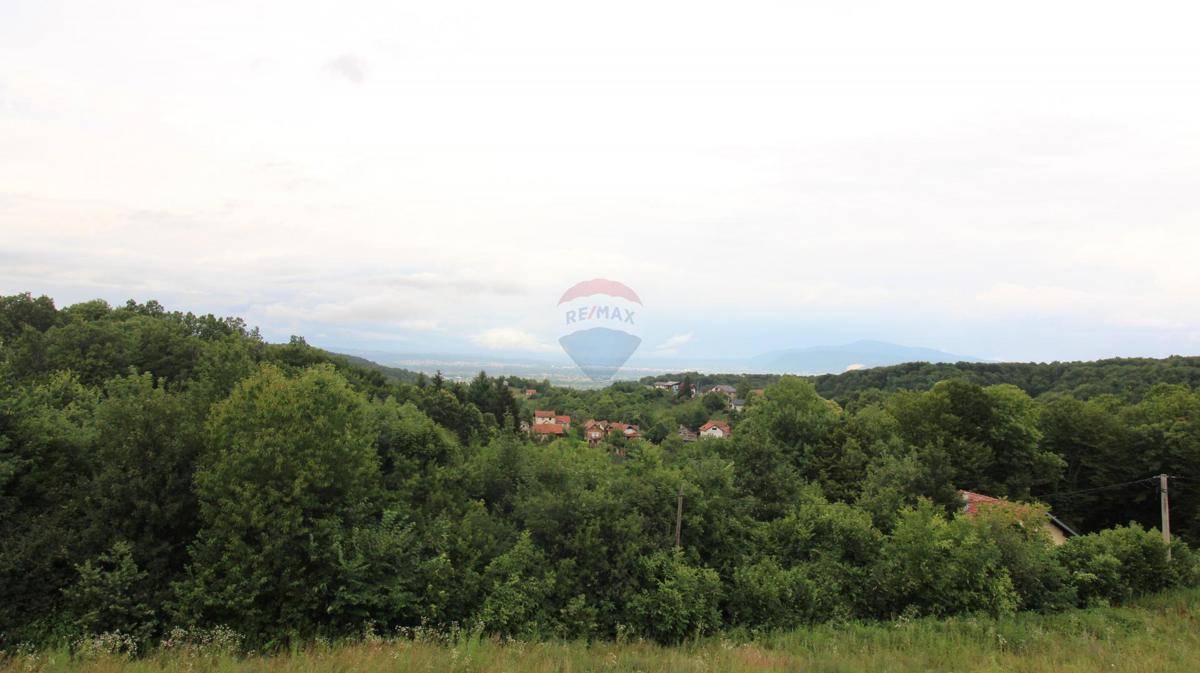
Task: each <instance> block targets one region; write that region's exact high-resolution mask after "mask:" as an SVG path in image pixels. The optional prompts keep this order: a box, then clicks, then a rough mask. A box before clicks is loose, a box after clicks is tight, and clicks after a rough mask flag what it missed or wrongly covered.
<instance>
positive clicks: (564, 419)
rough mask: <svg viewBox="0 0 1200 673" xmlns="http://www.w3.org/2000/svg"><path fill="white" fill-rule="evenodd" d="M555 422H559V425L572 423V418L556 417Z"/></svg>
mask: <svg viewBox="0 0 1200 673" xmlns="http://www.w3.org/2000/svg"><path fill="white" fill-rule="evenodd" d="M554 420H556V421H558V422H559V423H570V422H571V417H570V416H555V417H554Z"/></svg>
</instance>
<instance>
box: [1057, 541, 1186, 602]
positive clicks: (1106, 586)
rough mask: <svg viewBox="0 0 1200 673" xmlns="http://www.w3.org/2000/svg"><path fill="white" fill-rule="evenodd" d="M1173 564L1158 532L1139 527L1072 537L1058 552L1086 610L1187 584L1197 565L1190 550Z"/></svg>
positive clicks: (1182, 553)
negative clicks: (1088, 606)
mask: <svg viewBox="0 0 1200 673" xmlns="http://www.w3.org/2000/svg"><path fill="white" fill-rule="evenodd" d="M1180 549H1181V552H1180V553H1179V554H1177V558H1176V559H1175V560H1173V561H1168V560H1167V545H1166V544H1164V543H1163V541H1162V537H1161V536H1160V534H1159V533H1158V532H1157V531H1154V530H1146V529H1144V528H1142V527H1141V526H1139V525H1137V524H1136V523H1131V524H1129V525H1128V526H1120V527H1117V528H1110V529H1108V530H1104V531H1100V532H1099V533H1092V534H1089V535H1081V536H1079V537H1074V538H1071V539H1070V540H1068V541H1067V543H1066V544H1065V545H1063V546H1062V547H1061V548H1060V549H1059V553H1058V556H1059V559H1061V561H1062V564H1063V565H1064V566H1065V567H1066V569H1067V571H1068V572H1069V573H1070V578H1071V581H1072V583H1073V584H1074V585H1075V590H1076V592H1077V593H1078V595H1079V601H1080V602H1081V603H1082V604H1084V605H1096V604H1107V603H1116V602H1121V601H1125V600H1128V599H1129V598H1131V597H1133V596H1136V595H1139V594H1143V593H1147V592H1151V591H1160V590H1162V589H1165V588H1167V587H1169V586H1173V585H1176V584H1179V583H1181V582H1184V581H1186V580H1187V579H1188V578H1189V576H1190V575H1191V574H1192V573H1193V572H1194V567H1195V564H1194V561H1193V560H1192V555H1191V554H1190V553H1189V552H1188V551H1187V550H1186V547H1183V546H1182V544H1181V545H1180Z"/></svg>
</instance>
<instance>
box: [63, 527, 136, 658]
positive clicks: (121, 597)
mask: <svg viewBox="0 0 1200 673" xmlns="http://www.w3.org/2000/svg"><path fill="white" fill-rule="evenodd" d="M76 569H77V570H78V571H79V580H78V581H77V582H76V583H75V585H74V586H72V587H70V588H69V589H67V590H66V591H65V592H64V593H65V594H66V599H67V605H68V606H69V607H70V609H71V611H72V613H73V614H74V617H75V627H76V629H77V630H78V632H79V633H84V634H89V638H91V640H95V639H96V638H100V636H94V635H91V634H108V636H106V638H107V639H105V640H104V642H103V643H99V642H96V643H93V642H91V640H88V639H85V640H87V642H84V643H83V644H84V645H85V646H86V647H89V648H91V649H95V648H97V647H101V646H103V647H108V645H111V644H112V643H111V642H109V641H113V642H115V641H114V640H113V639H114V638H116V635H121V636H122V637H123V638H133V639H134V640H135V641H137V642H142V641H144V640H145V639H146V638H148V637H149V635H150V633H151V632H153V631H154V629H155V627H156V623H155V618H154V610H153V609H152V608H151V607H150V606H149V605H148V603H149V599H148V596H147V593H146V589H145V582H146V572H145V571H143V570H141V569H140V568H139V567H138V565H137V562H136V561H134V559H133V552H132V549H131V547H130V545H129V543H127V542H124V541H121V542H116V543H114V544H113V546H112V547H111V548H110V549H109V550H108V551H107V552H105V553H103V554H101V555H100V556H99V557H97V558H96V559H93V560H89V561H86V562H84V563H83V564H82V565H79V566H76ZM81 642H82V641H81Z"/></svg>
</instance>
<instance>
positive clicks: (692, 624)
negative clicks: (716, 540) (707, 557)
mask: <svg viewBox="0 0 1200 673" xmlns="http://www.w3.org/2000/svg"><path fill="white" fill-rule="evenodd" d="M643 567H644V571H645V573H646V580H647V587H646V588H645V589H643V590H641V591H639V592H638V593H637V594H635V595H634V596H633V597H632V598H631V599H630V601H629V615H630V616H631V617H632V618H633V622H634V624H633V625H634V626H635V628H637V629H638V630H639V631H640V632H641V633H643V634H645V635H647V636H649V637H650V638H653V639H654V640H656V641H658V642H660V643H677V642H680V641H681V640H683V639H685V638H687V637H689V636H692V637H699V636H702V635H704V634H706V633H709V632H711V631H714V630H716V629H717V628H718V627H719V626H720V625H721V613H720V611H719V610H718V609H717V605H718V601H719V600H720V597H721V580H720V578H719V577H717V573H716V572H715V571H714V570H712V569H711V568H697V567H694V566H689V565H687V564H686V563H685V562H684V560H683V553H682V552H681V551H679V550H675V551H674V552H672V553H666V552H660V553H657V554H655V555H653V556H650V557H647V558H645V559H643Z"/></svg>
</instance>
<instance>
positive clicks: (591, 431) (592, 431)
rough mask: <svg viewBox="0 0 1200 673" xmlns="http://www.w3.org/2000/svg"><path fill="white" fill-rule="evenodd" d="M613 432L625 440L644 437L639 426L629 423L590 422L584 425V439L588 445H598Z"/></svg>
mask: <svg viewBox="0 0 1200 673" xmlns="http://www.w3.org/2000/svg"><path fill="white" fill-rule="evenodd" d="M612 432H619V433H620V434H621V436H622V437H624V438H625V439H637V438H638V437H641V436H642V433H641V430H640V429H639V428H638V426H636V425H631V424H629V423H617V422H609V421H603V420H590V421H587V422H586V423H584V424H583V438H584V439H586V440H587V442H588V444H598V443H600V442H601V441H603V440H604V439H606V438H607V437H608V436H609V433H612Z"/></svg>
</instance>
